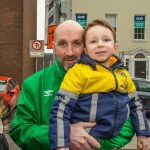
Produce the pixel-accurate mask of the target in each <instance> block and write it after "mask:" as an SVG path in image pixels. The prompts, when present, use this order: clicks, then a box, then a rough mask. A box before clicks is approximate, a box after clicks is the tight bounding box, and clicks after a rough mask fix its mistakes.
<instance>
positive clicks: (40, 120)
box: [10, 20, 100, 150]
mask: <svg viewBox="0 0 150 150" xmlns="http://www.w3.org/2000/svg"><path fill="white" fill-rule="evenodd" d="M82 34H83V28H82V27H81V26H80V25H79V24H78V23H77V22H75V21H73V20H67V21H65V22H63V23H61V24H60V25H59V26H58V27H57V29H56V31H55V34H54V43H53V50H54V53H55V54H56V56H57V60H56V61H55V63H54V65H52V66H49V67H47V68H45V69H43V70H41V71H39V72H37V73H35V74H34V75H32V76H30V77H29V78H27V79H26V80H25V81H24V82H23V85H22V91H21V95H20V98H19V102H18V106H17V111H16V115H15V117H14V120H13V123H12V128H11V131H10V136H11V137H12V139H13V140H14V142H15V143H16V144H18V145H19V146H20V147H21V148H22V149H23V150H33V149H36V150H48V149H49V138H48V126H49V125H48V124H49V111H50V109H51V107H52V103H53V101H54V98H55V96H56V94H57V92H58V90H59V87H60V84H61V82H62V80H63V78H64V75H65V73H66V71H67V69H68V67H69V66H70V65H71V64H73V63H75V62H76V61H78V60H79V59H80V55H81V53H82V51H83V42H82ZM94 125H95V123H78V124H73V125H71V148H70V149H72V150H80V149H81V150H83V149H85V150H91V147H95V148H99V147H100V145H99V143H98V142H97V141H96V140H95V139H94V138H93V137H91V136H89V135H88V134H87V133H86V131H85V130H84V128H86V127H93V126H94Z"/></svg>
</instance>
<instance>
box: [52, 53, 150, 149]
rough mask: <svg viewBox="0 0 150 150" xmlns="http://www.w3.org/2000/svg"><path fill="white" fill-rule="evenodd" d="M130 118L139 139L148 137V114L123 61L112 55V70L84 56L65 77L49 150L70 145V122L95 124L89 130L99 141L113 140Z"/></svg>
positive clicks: (58, 100)
mask: <svg viewBox="0 0 150 150" xmlns="http://www.w3.org/2000/svg"><path fill="white" fill-rule="evenodd" d="M129 115H130V116H131V120H132V123H133V126H134V128H135V132H136V134H137V136H139V135H143V136H149V135H150V132H149V127H148V123H147V119H146V117H145V111H144V110H143V106H142V104H141V102H140V99H139V98H138V96H137V93H136V88H135V86H134V84H133V82H132V79H131V78H130V75H129V73H128V71H127V70H126V69H125V67H124V64H123V62H122V61H121V60H120V59H119V58H118V57H117V56H112V57H111V59H110V65H109V68H106V67H104V66H102V65H100V64H99V63H97V62H96V61H94V60H92V59H90V58H89V57H88V56H87V55H86V54H85V53H83V54H82V56H81V59H80V62H79V63H77V64H75V65H74V66H73V67H71V68H70V69H69V70H68V72H67V74H66V75H65V77H64V80H63V82H62V84H61V86H60V90H59V92H58V94H57V96H56V98H55V101H54V103H53V107H52V109H51V112H50V127H49V137H50V142H51V144H50V145H51V146H50V149H51V150H52V149H57V148H60V147H69V146H70V123H76V122H89V121H90V122H96V126H94V127H93V128H90V129H86V130H87V132H89V134H90V135H92V136H93V137H96V138H102V139H107V138H113V137H115V136H116V135H117V134H118V132H119V131H120V129H121V127H122V126H123V124H124V123H125V121H126V120H127V118H128V116H129Z"/></svg>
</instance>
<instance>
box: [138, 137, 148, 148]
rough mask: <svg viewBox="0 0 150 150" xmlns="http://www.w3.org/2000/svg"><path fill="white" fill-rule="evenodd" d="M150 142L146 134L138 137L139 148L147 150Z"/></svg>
mask: <svg viewBox="0 0 150 150" xmlns="http://www.w3.org/2000/svg"><path fill="white" fill-rule="evenodd" d="M147 147H148V142H147V137H146V136H138V137H137V150H147Z"/></svg>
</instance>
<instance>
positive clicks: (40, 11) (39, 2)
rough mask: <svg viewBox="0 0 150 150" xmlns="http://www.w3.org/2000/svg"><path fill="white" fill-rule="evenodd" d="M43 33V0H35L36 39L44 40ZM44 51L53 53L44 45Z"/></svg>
mask: <svg viewBox="0 0 150 150" xmlns="http://www.w3.org/2000/svg"><path fill="white" fill-rule="evenodd" d="M44 34H45V0H37V40H44V37H45V36H44ZM44 53H53V50H52V49H47V46H44Z"/></svg>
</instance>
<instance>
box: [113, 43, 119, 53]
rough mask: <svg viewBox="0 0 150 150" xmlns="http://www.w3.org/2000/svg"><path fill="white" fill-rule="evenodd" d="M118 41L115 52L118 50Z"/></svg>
mask: <svg viewBox="0 0 150 150" xmlns="http://www.w3.org/2000/svg"><path fill="white" fill-rule="evenodd" d="M118 47H119V46H118V43H115V47H114V50H115V52H116V51H117V50H118Z"/></svg>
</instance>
